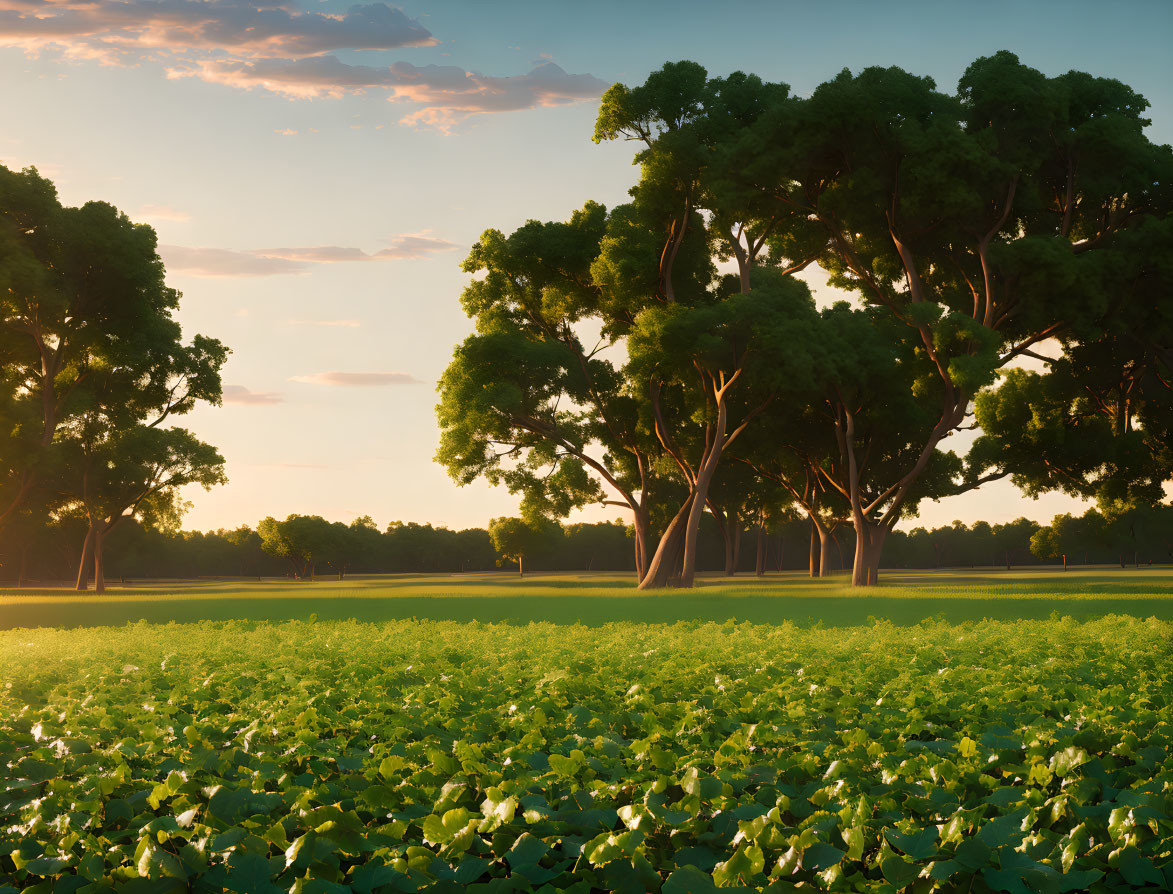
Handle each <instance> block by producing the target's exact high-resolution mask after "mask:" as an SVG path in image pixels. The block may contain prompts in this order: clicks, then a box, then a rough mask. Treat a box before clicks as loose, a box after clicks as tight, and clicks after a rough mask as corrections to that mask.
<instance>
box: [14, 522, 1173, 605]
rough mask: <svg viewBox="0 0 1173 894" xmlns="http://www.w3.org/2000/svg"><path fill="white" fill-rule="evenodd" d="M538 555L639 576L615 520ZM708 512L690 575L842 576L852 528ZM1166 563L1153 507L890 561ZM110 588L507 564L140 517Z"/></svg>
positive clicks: (549, 563)
mask: <svg viewBox="0 0 1173 894" xmlns="http://www.w3.org/2000/svg"><path fill="white" fill-rule="evenodd" d="M86 530H87V526H86V524H85V522H84V521H82V520H81V519H62V520H58V521H54V522H52V523H51V524H48V525H44V526H41V527H39V528H36V529H30V530H29V531H27V532H26V533H24V534H22V535H21V536H19V537H8V538H6V541H5V543H4V545H3V547H2V548H0V579H3V580H5V581H10V582H12V581H17V582H19V583H21V584H25V585H36V584H41V583H46V584H47V583H60V582H62V581H72V580H74V578H75V575H76V571H77V567H78V562H79V560H80V557H81V551H82V548H83V543H84V541H85V535H86ZM549 530H550V534H549V536H547V537H546V538H544V540H543V542H542V544H541V548H540V549H538V550H537V551H536V552H534V553H533V554H531V555H528V556H526V559H525V564H526V570H527V571H528V570H536V571H618V572H625V571H630V572H633V573H634V571H635V560H634V537H633V532H632V531H631V529H630V527H629V526H627V525H625V524H623V523H622V522H618V521H615V522H598V523H591V524H588V523H580V524H570V525H562V526H560V525H552V526H551V527H550V529H549ZM728 531H729V528H726V529H724V530H722V529H721V528H719V526H718V525H717V523H716V522H715V521H714V520H713V519H711V518H710V517H708V516H707V515H706V516H705V518H704V521H703V524H702V528H701V533H700V551H699V556H698V562H699V566H700V568H701V569H702V570H705V571H724V572H726V573H730V572H737V573H754V572H758V571H760V572H767V571H780V570H787V571H794V570H806V569H809V570H811V571H812V573H815V574H817V573H819V571H820V563H822V564H823V566H824V567H822V569H821V570H822V573H824V574H827V573H834V572H838V571H843V570H849V569H850V565H851V558H852V555H853V551H854V548H855V543H854V540H853V537H852V530H851V528H850V527H849V526H847V525H841V526H840V527H839V528H837V529H835V530H833V531H832V532H831V538H830V548H829V549H828V550H823V551H822V552H820V549H819V539H818V538H817V537H812V529H811V525H810V523H809V521H807V520H805V519H793V520H788V521H785V522H781V523H775V524H772V525H769V526H767V527H766V528H764V529H759V528H758V527H757V526H754V525H745V526H740V529H739V530H738V529H736V528H735V529H733V530H732V532H731V533H729V534H728V536H726V532H728ZM1169 561H1173V508H1170V507H1167V506H1161V507H1157V509H1155V510H1148V511H1146V512H1144V513H1131V514H1129V515H1126V516H1123V517H1121V518H1118V519H1115V520H1112V521H1109V520H1107V519H1105V518H1104V516H1102V515H1100V513H1098V512H1096V511H1095V510H1090V511H1088V512H1087V513H1086V514H1084V515H1083V516H1079V517H1077V516H1071V515H1060V516H1057V517H1056V518H1055V519H1054V521H1053V522H1052V524H1051V525H1048V526H1042V525H1039V524H1038V523H1037V522H1033V521H1030V520H1028V519H1024V518H1023V519H1018V520H1016V521H1013V522H1009V523H1006V524H1000V525H990V524H987V523H986V522H982V521H979V522H976V523H974V524H973V525H970V526H967V525H965V524H963V523H961V522H954V523H953V524H952V525H949V526H945V527H939V528H933V529H931V530H930V529H926V528H914V529H913V530H911V531H908V532H904V531H899V530H897V531H894V532H893V533H892V540H891V542H890V543H889V547H888V550H887V551H886V552H885V566H886V567H888V568H948V567H982V566H1001V567H1011V568H1012V567H1017V566H1027V565H1039V564H1057V563H1060V562H1063V563H1065V564H1108V563H1113V564H1120V565H1131V564H1149V563H1153V562H1156V563H1165V562H1169ZM107 565H108V569H109V572H108V573H109V576H110V577H111V578H113V579H116V580H117V579H144V578H146V579H151V578H200V577H246V578H247V577H274V576H292V577H301V578H308V577H311V576H324V575H331V576H338V575H340V574H342V575H345V574H388V573H445V572H454V573H459V572H475V571H490V570H494V569H498V568H501V567H506V568H516V563H515V562H513V561H510V560H506V559H503V558H502V557H501V556H500V555H499V554H498V552H497V551H496V550H495V549H494V546H493V541H492V539H491V538H490V536H489V532H488V531H487V530H486V529H483V528H469V529H466V530H461V531H453V530H450V529H448V528H444V527H433V526H432V525H421V524H414V523H403V522H392V523H391V524H389V525H387V527H386V528H383V529H380V528H378V527H377V526H376V525H375V523H374V522H373V521H372V520H371V519H370V518H369V517H363V518H360V519H357V520H356V521H354V522H352V523H350V524H343V523H341V522H333V523H331V522H329V521H327V520H325V519H322V518H320V517H318V516H290V517H289V518H287V519H285V520H284V521H276V520H274V519H271V518H269V519H265V520H264V521H262V522H261V523H259V524H258V525H257V526H256V528H251V527H248V526H241V527H239V528H235V529H231V530H217V531H208V532H200V531H163V530H158V529H156V528H151V527H147V526H145V525H143V524H140V523H139V522H137V521H129V520H128V521H127V523H126V524H125V525H123V526H121V527H120V528H119V529H117V530H116V531H115V532H114V533H113V534H112V535H111V536H110V540H109V543H108V545H107Z"/></svg>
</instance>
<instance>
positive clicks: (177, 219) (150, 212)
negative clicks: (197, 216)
mask: <svg viewBox="0 0 1173 894" xmlns="http://www.w3.org/2000/svg"><path fill="white" fill-rule="evenodd" d="M137 216H138V217H139V218H141V219H142V220H165V221H169V222H173V223H184V222H185V221H189V220H191V215H190V214H188V213H187V212H186V211H180V210H179V209H178V208H172V207H171V206H170V205H143V207H142V208H140V209H139V212H138V215H137Z"/></svg>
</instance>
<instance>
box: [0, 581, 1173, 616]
mask: <svg viewBox="0 0 1173 894" xmlns="http://www.w3.org/2000/svg"><path fill="white" fill-rule="evenodd" d="M847 584H848V581H847V578H846V577H845V576H843V575H837V576H834V577H831V578H826V579H823V580H812V579H811V578H809V577H807V576H805V575H803V574H800V573H797V572H788V573H783V574H771V575H768V576H767V577H765V578H755V577H753V576H752V575H745V576H739V577H736V578H723V577H714V576H709V577H703V578H701V580H700V585H699V586H698V588H697V589H696V590H691V591H684V590H666V591H661V592H656V593H640V592H638V591H636V590H635V588H634V582H633V580H632V578H631V576H630V575H621V574H538V575H528V576H526V578H525V579H520V578H519V577H518V576H517V575H516V574H509V573H504V572H498V573H491V574H451V575H381V576H368V577H361V576H360V577H353V578H348V579H347V580H343V581H337V580H331V579H328V578H319V579H318V580H316V581H313V582H309V581H292V580H287V579H267V580H263V581H215V582H200V583H182V584H173V583H172V584H168V585H167V586H166V587H165V588H164V587H159V586H143V585H140V586H133V587H125V588H113V589H111V590H110V591H109V592H107V593H106V594H104V595H101V596H97V595H94V594H92V593H76V592H73V591H70V590H52V591H49V590H23V591H22V590H9V591H7V592H4V593H0V628H11V627H23V626H30V627H38V626H65V627H74V626H105V625H111V624H113V625H120V624H124V623H127V622H129V621H139V620H144V621H150V622H167V621H200V620H230V619H240V620H248V619H252V620H269V621H278V620H289V619H304V618H308V617H310V616H311V615H316V616H317V617H319V618H321V619H323V620H324V619H347V618H354V619H356V620H362V621H386V620H397V619H404V618H413V617H414V618H420V619H425V618H430V619H435V620H450V621H472V620H477V621H486V622H491V621H508V622H514V623H526V622H529V621H549V622H553V623H560V624H563V623H574V622H576V621H581V622H582V623H585V624H602V623H607V622H614V621H637V622H645V623H673V622H676V621H724V620H738V621H753V622H757V623H780V622H782V621H787V620H789V621H793V622H795V623H799V624H811V623H823V624H827V625H831V626H850V625H856V624H865V623H868V622H869V619H870V618H885V619H888V620H891V621H892V622H893V623H897V624H913V623H917V622H919V621H921V620H923V619H925V618H930V617H940V618H943V619H945V620H949V621H966V620H980V619H982V618H992V619H1001V620H1014V619H1018V618H1025V619H1030V618H1045V617H1048V616H1050V615H1051V614H1053V613H1057V614H1059V615H1060V616H1064V615H1070V616H1073V617H1076V618H1091V617H1101V616H1103V615H1108V614H1124V615H1133V616H1137V617H1150V616H1155V617H1160V618H1167V619H1173V599H1170V598H1168V597H1169V596H1170V595H1171V594H1173V569H1170V568H1169V567H1167V566H1163V567H1157V568H1148V567H1141V568H1126V569H1120V568H1091V569H1072V570H1071V571H1068V572H1062V571H1060V570H1058V569H1057V568H1041V569H1023V570H1015V571H1009V572H1008V571H1005V570H990V569H977V570H956V569H954V570H948V571H911V572H889V573H887V574H886V575H884V577H883V579H882V585H881V586H880V587H876V588H872V589H868V590H858V589H852V588H851V587H849V586H848V585H847Z"/></svg>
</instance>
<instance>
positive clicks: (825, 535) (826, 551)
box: [817, 526, 832, 577]
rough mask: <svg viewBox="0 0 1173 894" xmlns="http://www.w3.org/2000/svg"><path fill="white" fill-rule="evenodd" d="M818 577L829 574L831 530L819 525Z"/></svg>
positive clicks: (828, 575)
mask: <svg viewBox="0 0 1173 894" xmlns="http://www.w3.org/2000/svg"><path fill="white" fill-rule="evenodd" d="M817 530H818V532H819V577H830V576H831V546H832V540H831V532H830V531H828V530H827V529H826V528H824V527H821V526H820V527H819V528H818V529H817Z"/></svg>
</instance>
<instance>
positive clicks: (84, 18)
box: [0, 0, 607, 135]
mask: <svg viewBox="0 0 1173 894" xmlns="http://www.w3.org/2000/svg"><path fill="white" fill-rule="evenodd" d="M436 43H437V40H436V39H435V38H434V37H433V36H432V34H431V33H430V32H429V31H428V30H427V29H426V28H425V27H424V26H423V25H421V24H420V22H419V21H418V19H413V18H411V17H409V16H407V15H406V14H405V13H403V12H402V11H401V10H399V9H396V8H393V7H391V6H388V5H387V4H386V3H382V2H377V3H368V4H365V5H355V6H351V7H350V8H349V9H348V10H347V11H346V12H345V13H341V14H332V13H323V12H306V11H301V10H299V9H297V8H296V7H295V6H293V5H292V4H291V3H289V2H282V0H277V2H275V3H272V4H266V5H257V3H256V2H255V0H253V2H245V0H0V47H3V46H10V47H20V48H23V49H24V50H25V51H26V52H29V53H37V52H41V51H44V50H56V51H59V52H61V53H63V54H64V55H65V56H66V57H69V58H73V59H82V60H84V59H91V60H97V61H99V62H102V63H104V64H109V65H130V64H138V63H141V62H143V61H153V62H161V63H163V64H164V65H165V66H166V69H165V70H166V75H167V77H168V78H198V79H200V80H203V81H207V82H210V83H215V84H223V85H226V86H230V87H236V88H246V89H247V88H259V89H262V90H267V91H269V92H272V93H278V94H282V95H285V96H291V97H302V98H309V97H321V96H325V97H340V96H345V95H348V94H353V93H362V92H364V91H368V90H383V91H386V93H387V94H388V99H390V100H393V101H397V102H410V103H415V104H418V105H420V106H421V108H419V109H417V110H415V111H413V112H410V113H408V114H406V115H404V116H403V117H402V118H401V119H400V123H402V124H408V125H424V126H430V127H435V128H438V129H440V130H443V131H449V130H451V128H452V127H453V126H454V125H455V124H457V123H459V122H460V121H463V120H465V119H466V118H468V117H470V116H472V115H479V114H485V113H493V112H509V111H516V110H520V109H533V108H538V107H542V106H556V105H565V104H567V103H574V102H581V101H584V100H590V99H595V98H597V97H598V96H599V95H601V93H602V92H603V90H604V89H605V88H606V87H607V83H606V82H604V81H602V80H600V79H598V78H596V77H594V76H593V75H590V74H569V73H567V72H566V71H564V70H563V69H561V68H560V67H559V66H558V65H556V64H554V62H552V61H549V60H548V59H539V60H538V61H537V62H536V63H535V65H534V67H533V69H532V70H531V71H530V72H529V73H527V74H519V75H508V76H494V75H485V74H481V73H479V72H475V71H468V70H466V69H464V68H461V67H458V66H454V65H413V64H411V63H409V62H393V63H391V64H389V65H351V64H349V63H346V62H343V61H341V60H340V59H338V58H337V57H336V56H333V55H330V54H331V53H334V52H337V51H341V50H375V51H389V50H397V49H401V48H403V47H418V46H431V45H434V44H436ZM543 55H544V54H543ZM277 132H278V133H282V134H286V135H292V133H291V129H289V128H283V129H279V130H278V131H277Z"/></svg>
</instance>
